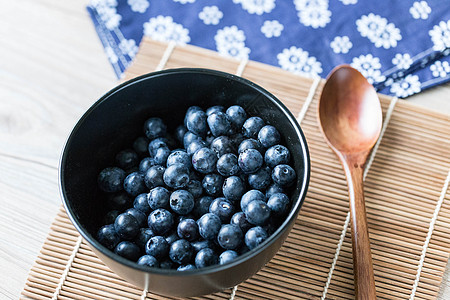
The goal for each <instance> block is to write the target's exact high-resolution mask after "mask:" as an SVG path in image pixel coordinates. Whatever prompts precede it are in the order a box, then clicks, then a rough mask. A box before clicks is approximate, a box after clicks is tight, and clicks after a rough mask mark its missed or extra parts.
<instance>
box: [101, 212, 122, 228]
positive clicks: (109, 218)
mask: <svg viewBox="0 0 450 300" xmlns="http://www.w3.org/2000/svg"><path fill="white" fill-rule="evenodd" d="M119 215H120V211H118V210H116V209H113V210H110V211H108V212H107V213H106V215H105V217H104V218H103V224H111V223H114V221H115V220H116V218H117V217H118V216H119Z"/></svg>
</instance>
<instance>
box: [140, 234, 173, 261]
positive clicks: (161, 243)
mask: <svg viewBox="0 0 450 300" xmlns="http://www.w3.org/2000/svg"><path fill="white" fill-rule="evenodd" d="M169 246H170V245H169V243H168V242H167V241H166V239H165V238H164V237H162V236H160V235H157V236H153V237H151V238H150V239H149V240H148V242H147V244H145V253H147V254H148V255H152V256H154V257H155V258H157V259H162V258H164V257H166V256H167V255H168V254H169Z"/></svg>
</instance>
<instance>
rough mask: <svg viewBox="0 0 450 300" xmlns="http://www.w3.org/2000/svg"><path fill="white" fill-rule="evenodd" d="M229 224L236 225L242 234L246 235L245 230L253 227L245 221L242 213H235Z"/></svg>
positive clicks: (245, 218)
mask: <svg viewBox="0 0 450 300" xmlns="http://www.w3.org/2000/svg"><path fill="white" fill-rule="evenodd" d="M230 224H233V225H237V226H239V228H240V229H241V231H242V232H243V233H246V232H247V230H249V229H250V228H252V227H253V225H252V224H250V222H249V221H248V220H247V217H246V216H245V214H244V212H242V211H239V212H237V213H235V214H234V215H233V216H232V217H231V220H230Z"/></svg>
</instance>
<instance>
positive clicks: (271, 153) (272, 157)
mask: <svg viewBox="0 0 450 300" xmlns="http://www.w3.org/2000/svg"><path fill="white" fill-rule="evenodd" d="M290 156H291V155H290V153H289V150H288V148H286V147H285V146H283V145H275V146H272V147H270V148H269V149H267V151H266V153H265V154H264V161H265V162H266V165H268V166H269V167H271V168H272V169H273V168H275V166H276V165H280V164H288V163H289V159H290Z"/></svg>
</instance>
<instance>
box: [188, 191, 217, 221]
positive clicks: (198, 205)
mask: <svg viewBox="0 0 450 300" xmlns="http://www.w3.org/2000/svg"><path fill="white" fill-rule="evenodd" d="M213 200H214V198H213V197H211V196H203V197H200V198H198V199H197V200H195V204H194V209H193V210H192V212H193V213H194V215H195V216H196V217H197V218H200V217H201V216H203V215H204V214H206V213H208V212H209V206H210V205H211V202H213Z"/></svg>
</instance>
